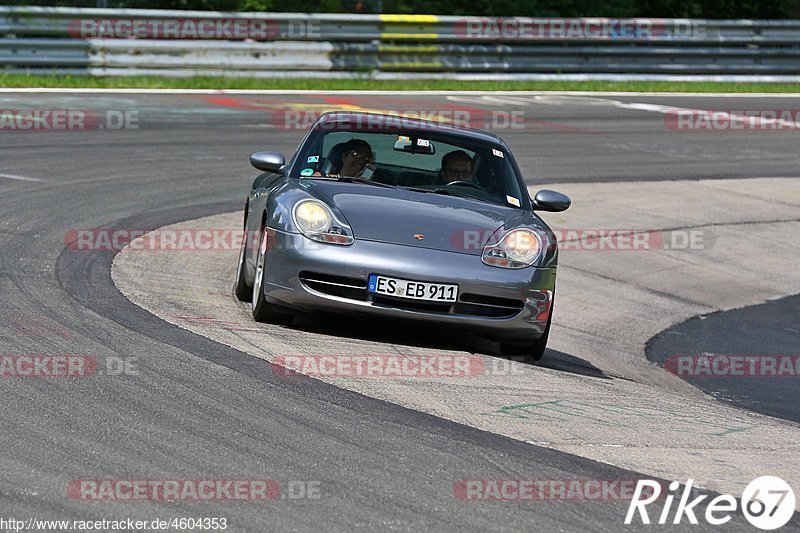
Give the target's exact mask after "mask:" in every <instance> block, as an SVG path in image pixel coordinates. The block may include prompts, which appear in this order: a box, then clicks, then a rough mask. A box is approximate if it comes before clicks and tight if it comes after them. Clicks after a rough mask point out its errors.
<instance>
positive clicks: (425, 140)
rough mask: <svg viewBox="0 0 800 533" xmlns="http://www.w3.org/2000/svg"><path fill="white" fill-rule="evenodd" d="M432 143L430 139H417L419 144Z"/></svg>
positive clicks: (427, 144) (426, 145) (426, 144)
mask: <svg viewBox="0 0 800 533" xmlns="http://www.w3.org/2000/svg"><path fill="white" fill-rule="evenodd" d="M430 145H431V142H430V141H429V140H428V139H417V146H425V147H428V146H430Z"/></svg>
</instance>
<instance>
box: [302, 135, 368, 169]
mask: <svg viewBox="0 0 800 533" xmlns="http://www.w3.org/2000/svg"><path fill="white" fill-rule="evenodd" d="M372 159H373V153H372V147H371V146H370V145H369V143H368V142H367V141H364V140H362V139H350V140H349V141H347V142H343V143H339V144H337V145H335V146H334V147H333V148H331V149H330V151H329V152H328V165H329V167H328V168H329V170H328V171H327V172H326V174H325V175H327V176H330V177H332V178H338V177H340V176H346V177H352V178H360V177H361V175H362V174H363V173H364V169H365V168H366V166H367V164H369V163H371V162H372ZM314 175H315V176H321V175H322V173H320V172H316V173H314Z"/></svg>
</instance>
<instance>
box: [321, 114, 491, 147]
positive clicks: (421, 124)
mask: <svg viewBox="0 0 800 533" xmlns="http://www.w3.org/2000/svg"><path fill="white" fill-rule="evenodd" d="M382 119H385V120H386V121H387V122H388V123H389V124H398V123H402V125H403V126H404V129H405V127H407V129H416V128H419V129H420V130H421V131H436V132H439V133H446V134H451V135H455V136H458V137H463V138H468V139H472V140H480V141H486V142H490V143H494V144H499V145H501V146H506V143H504V142H503V140H502V139H501V138H500V137H498V136H497V135H495V134H493V133H489V132H488V131H483V130H478V129H473V128H465V127H463V126H458V125H455V124H447V123H446V122H436V121H433V120H425V119H420V118H414V117H405V116H399V115H391V114H388V113H364V112H358V111H329V112H327V113H324V114H322V115H320V117H319V118H318V119H317V121H316V122H315V123H314V125H313V126H312V129H317V128H319V127H321V126H323V125H324V126H326V128H327V127H330V125H335V124H350V125H353V124H367V125H369V127H368V129H367V130H365V131H368V132H370V133H379V132H380V131H381V129H380V128H379V127H376V125H379V124H381V120H382ZM397 129H398V127H397V126H390V127H388V128H386V131H387V132H394V131H397Z"/></svg>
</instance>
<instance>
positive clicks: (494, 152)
mask: <svg viewBox="0 0 800 533" xmlns="http://www.w3.org/2000/svg"><path fill="white" fill-rule="evenodd" d="M492 153H493V154H494V155H496V156H497V157H502V158H504V159H505V156H504V155H503V152H501V151H500V150H495V149H494V148H492Z"/></svg>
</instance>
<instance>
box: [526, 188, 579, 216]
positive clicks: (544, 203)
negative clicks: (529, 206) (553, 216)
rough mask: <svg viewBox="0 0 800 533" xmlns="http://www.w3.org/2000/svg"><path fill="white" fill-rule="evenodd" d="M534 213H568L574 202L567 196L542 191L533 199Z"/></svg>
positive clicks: (545, 190)
mask: <svg viewBox="0 0 800 533" xmlns="http://www.w3.org/2000/svg"><path fill="white" fill-rule="evenodd" d="M532 201H533V210H534V211H553V212H558V211H566V210H567V209H569V206H570V205H572V200H570V199H569V196H567V195H566V194H561V193H560V192H556V191H549V190H547V189H542V190H541V191H539V192H537V193H536V196H534V197H533V198H532Z"/></svg>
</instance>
